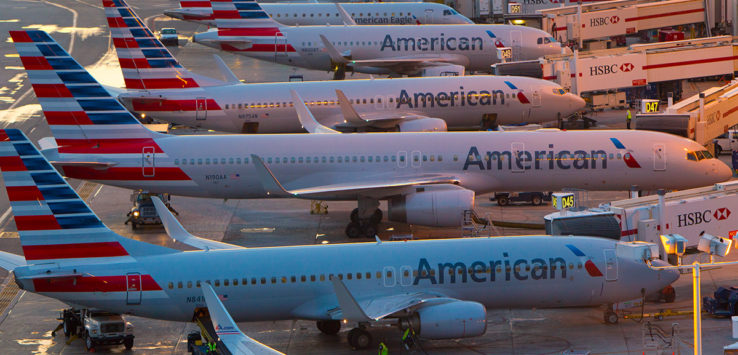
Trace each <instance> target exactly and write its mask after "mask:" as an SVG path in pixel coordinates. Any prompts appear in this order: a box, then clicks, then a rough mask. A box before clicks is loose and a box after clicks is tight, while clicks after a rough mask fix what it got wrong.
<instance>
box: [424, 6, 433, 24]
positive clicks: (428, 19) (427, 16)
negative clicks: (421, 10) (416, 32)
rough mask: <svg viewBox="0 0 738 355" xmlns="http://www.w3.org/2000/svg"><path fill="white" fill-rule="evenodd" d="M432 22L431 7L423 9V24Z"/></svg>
mask: <svg viewBox="0 0 738 355" xmlns="http://www.w3.org/2000/svg"><path fill="white" fill-rule="evenodd" d="M430 23H433V9H425V16H423V25H427V24H430Z"/></svg>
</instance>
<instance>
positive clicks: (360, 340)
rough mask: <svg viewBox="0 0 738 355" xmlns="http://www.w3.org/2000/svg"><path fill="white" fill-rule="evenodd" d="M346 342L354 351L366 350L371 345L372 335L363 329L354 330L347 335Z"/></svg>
mask: <svg viewBox="0 0 738 355" xmlns="http://www.w3.org/2000/svg"><path fill="white" fill-rule="evenodd" d="M348 342H349V345H351V348H353V349H354V350H362V349H367V348H369V346H370V345H371V344H372V335H371V334H369V332H367V331H366V330H364V329H361V328H354V329H351V330H350V331H349V333H348Z"/></svg>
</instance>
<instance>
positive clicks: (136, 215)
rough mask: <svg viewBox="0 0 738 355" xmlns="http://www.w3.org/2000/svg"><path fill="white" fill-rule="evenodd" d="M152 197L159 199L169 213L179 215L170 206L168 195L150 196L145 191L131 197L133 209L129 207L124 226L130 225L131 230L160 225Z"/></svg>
mask: <svg viewBox="0 0 738 355" xmlns="http://www.w3.org/2000/svg"><path fill="white" fill-rule="evenodd" d="M153 196H156V197H159V198H160V199H161V200H162V202H164V204H165V205H166V206H167V208H169V210H170V211H172V212H173V213H174V214H176V215H179V213H177V211H175V210H174V209H173V208H172V206H171V205H170V200H171V196H170V195H169V194H152V193H148V192H145V191H139V192H135V193H134V194H133V195H131V201H132V202H133V207H131V210H130V211H129V212H128V215H127V216H128V219H127V220H126V222H125V224H128V223H130V224H131V228H133V229H136V228H138V226H140V225H145V224H150V225H159V224H161V218H159V214H157V213H156V208H155V207H154V202H152V201H151V197H153Z"/></svg>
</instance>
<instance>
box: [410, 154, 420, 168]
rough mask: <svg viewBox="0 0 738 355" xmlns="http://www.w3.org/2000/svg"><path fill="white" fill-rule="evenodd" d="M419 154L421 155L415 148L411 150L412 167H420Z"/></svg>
mask: <svg viewBox="0 0 738 355" xmlns="http://www.w3.org/2000/svg"><path fill="white" fill-rule="evenodd" d="M420 155H421V154H420V152H419V151H417V150H414V151H413V152H412V161H411V163H410V164H411V165H412V167H413V168H419V167H420V164H421V161H420V159H421V156H420Z"/></svg>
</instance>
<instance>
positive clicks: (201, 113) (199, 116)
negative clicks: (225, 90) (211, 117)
mask: <svg viewBox="0 0 738 355" xmlns="http://www.w3.org/2000/svg"><path fill="white" fill-rule="evenodd" d="M207 117H208V100H207V99H206V98H204V97H198V98H196V99H195V119H196V120H204V119H206V118H207Z"/></svg>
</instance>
